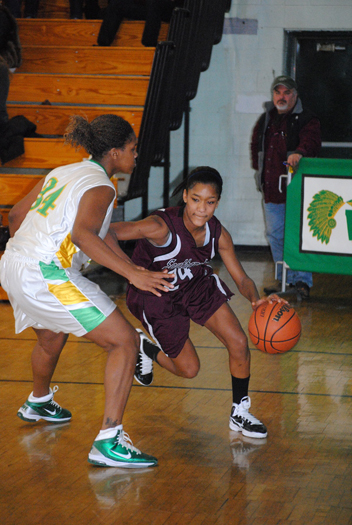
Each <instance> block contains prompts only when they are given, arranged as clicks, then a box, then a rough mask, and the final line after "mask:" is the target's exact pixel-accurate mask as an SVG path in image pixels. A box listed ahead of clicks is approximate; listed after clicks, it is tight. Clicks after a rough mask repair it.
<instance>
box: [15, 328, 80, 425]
mask: <svg viewBox="0 0 352 525" xmlns="http://www.w3.org/2000/svg"><path fill="white" fill-rule="evenodd" d="M34 331H35V333H36V335H37V338H38V340H37V343H36V345H35V347H34V349H33V352H32V372H33V392H31V394H30V395H29V397H28V399H27V401H26V402H25V403H24V404H23V405H22V406H21V408H20V409H19V410H18V412H17V415H18V417H20V418H21V419H22V420H23V421H27V422H30V423H35V422H36V421H39V420H41V419H43V420H45V421H49V422H50V423H65V422H67V421H70V419H71V417H72V416H71V412H69V411H68V410H66V409H65V408H62V407H61V406H60V405H58V404H57V403H56V402H55V401H54V399H53V398H54V394H55V392H57V390H58V387H57V386H56V387H54V388H53V390H52V389H51V388H50V382H51V378H52V376H53V373H54V371H55V368H56V364H57V362H58V359H59V357H60V354H61V351H62V349H63V347H64V346H65V343H66V340H67V334H63V333H62V332H60V333H55V332H52V331H51V330H38V329H34Z"/></svg>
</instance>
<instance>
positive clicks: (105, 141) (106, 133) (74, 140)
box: [64, 114, 135, 160]
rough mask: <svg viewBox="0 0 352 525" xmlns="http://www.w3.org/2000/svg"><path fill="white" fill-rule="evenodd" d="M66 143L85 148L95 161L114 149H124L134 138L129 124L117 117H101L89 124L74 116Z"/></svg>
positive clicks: (66, 134) (68, 128) (67, 132)
mask: <svg viewBox="0 0 352 525" xmlns="http://www.w3.org/2000/svg"><path fill="white" fill-rule="evenodd" d="M64 137H65V143H66V144H71V146H74V147H75V148H79V147H80V146H83V147H84V148H85V149H86V151H88V153H89V154H90V155H92V157H93V158H94V159H97V160H99V159H101V158H102V157H104V155H106V153H108V151H110V150H111V149H112V148H123V147H124V146H125V145H126V144H128V143H129V142H130V141H131V140H132V139H133V138H134V137H135V134H134V131H133V128H132V126H131V124H130V123H129V122H127V120H124V119H123V118H122V117H118V116H117V115H110V114H107V115H100V116H99V117H96V118H95V119H93V120H92V122H90V123H89V122H88V120H87V119H86V118H84V117H81V116H79V115H73V116H72V117H71V118H70V123H69V125H68V126H67V129H66V132H65V135H64Z"/></svg>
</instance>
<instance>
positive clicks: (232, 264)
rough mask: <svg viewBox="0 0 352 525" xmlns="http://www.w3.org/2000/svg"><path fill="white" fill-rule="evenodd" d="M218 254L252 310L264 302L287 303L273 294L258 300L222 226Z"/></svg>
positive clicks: (251, 282) (229, 237) (253, 284)
mask: <svg viewBox="0 0 352 525" xmlns="http://www.w3.org/2000/svg"><path fill="white" fill-rule="evenodd" d="M219 254H220V256H221V259H222V260H223V262H224V264H225V266H226V268H227V271H228V272H229V274H230V275H231V277H232V279H233V280H234V282H235V283H236V285H237V288H238V290H239V291H240V293H241V294H242V295H243V296H244V297H246V298H247V299H248V300H249V301H250V302H251V304H252V308H253V310H256V309H257V308H258V306H260V305H261V304H263V303H264V302H265V301H269V302H273V301H278V302H280V303H281V302H283V303H287V301H286V300H285V299H282V298H281V297H279V296H278V295H275V294H272V295H270V296H269V297H262V298H259V294H258V290H257V287H256V285H255V283H254V281H253V280H252V279H251V278H250V277H249V276H248V275H247V274H246V272H245V271H244V269H243V266H242V264H241V263H240V261H239V260H238V259H237V256H236V253H235V249H234V246H233V241H232V237H231V235H230V234H229V232H228V231H227V230H226V228H224V227H223V226H222V232H221V235H220V239H219Z"/></svg>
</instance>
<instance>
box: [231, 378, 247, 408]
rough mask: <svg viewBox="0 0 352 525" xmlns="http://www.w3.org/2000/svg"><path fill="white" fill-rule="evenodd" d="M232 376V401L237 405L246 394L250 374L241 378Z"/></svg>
mask: <svg viewBox="0 0 352 525" xmlns="http://www.w3.org/2000/svg"><path fill="white" fill-rule="evenodd" d="M231 377H232V402H233V403H236V404H237V405H238V404H239V403H241V399H243V398H244V397H247V396H248V385H249V378H250V376H248V377H246V378H244V379H241V378H239V377H234V376H231Z"/></svg>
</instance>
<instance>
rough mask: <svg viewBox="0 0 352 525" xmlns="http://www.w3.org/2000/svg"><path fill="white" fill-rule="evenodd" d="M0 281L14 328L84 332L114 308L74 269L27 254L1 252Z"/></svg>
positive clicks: (17, 331)
mask: <svg viewBox="0 0 352 525" xmlns="http://www.w3.org/2000/svg"><path fill="white" fill-rule="evenodd" d="M0 282H1V286H2V287H3V288H4V290H5V291H6V292H7V295H8V297H9V300H10V303H11V305H12V307H13V310H14V316H15V330H16V333H17V334H18V333H20V332H22V331H23V330H25V329H26V328H29V327H33V328H38V329H48V330H51V331H52V332H63V333H66V334H68V333H71V334H74V335H76V336H79V337H80V336H82V335H85V334H86V333H87V332H90V331H91V330H93V329H94V328H96V327H97V326H99V325H100V324H101V323H102V322H103V321H104V320H105V319H106V318H107V317H108V316H109V315H110V314H111V313H112V312H113V311H114V310H115V308H116V305H115V304H114V303H113V302H112V301H111V299H110V298H109V297H108V296H107V295H106V294H105V293H104V292H103V291H102V290H101V289H100V288H99V286H98V285H97V284H95V283H92V282H91V281H89V280H88V279H87V278H86V277H83V275H81V273H80V272H79V271H78V270H73V269H72V268H66V269H64V270H62V269H60V268H59V267H58V266H56V265H55V263H54V262H51V263H50V264H45V263H42V262H40V261H37V260H35V259H31V258H29V257H24V256H22V255H18V254H13V253H9V252H5V253H4V255H3V256H2V258H1V261H0Z"/></svg>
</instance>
